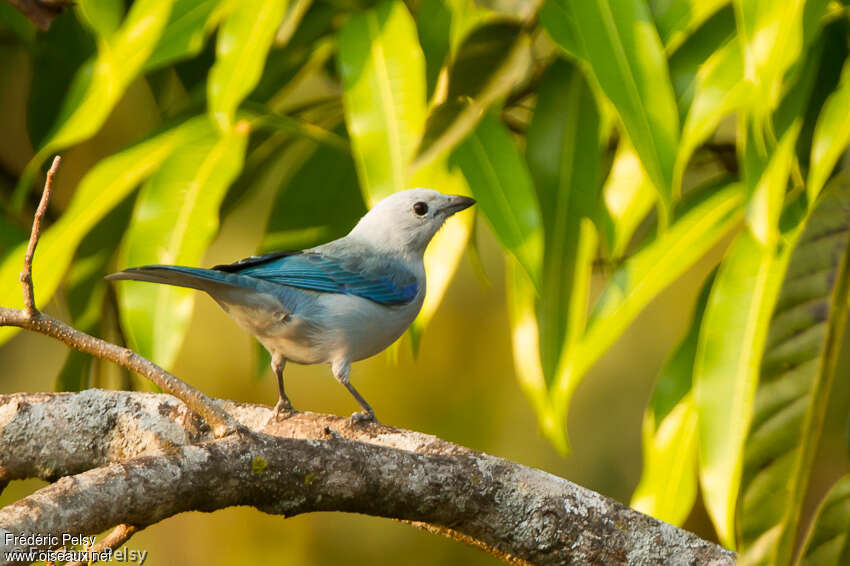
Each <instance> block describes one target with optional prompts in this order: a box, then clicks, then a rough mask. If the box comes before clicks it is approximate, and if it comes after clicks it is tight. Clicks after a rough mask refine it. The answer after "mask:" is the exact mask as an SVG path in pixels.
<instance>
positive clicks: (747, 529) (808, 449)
mask: <svg viewBox="0 0 850 566" xmlns="http://www.w3.org/2000/svg"><path fill="white" fill-rule="evenodd" d="M848 211H850V182H848V179H846V178H838V179H836V181H835V182H834V183H832V184H830V185H829V187H828V188H827V190H826V191H825V192H824V195H823V198H822V199H821V201H820V202H819V204H818V205H817V207H816V208H815V210H814V211H813V213H812V214H811V216H810V217H809V219H808V221H807V223H806V228H805V231H804V232H803V235H802V237H801V239H800V241H799V243H798V244H797V247H796V249H795V250H794V252H793V255H792V257H791V262H790V264H789V266H788V273H787V275H786V278H785V281H784V283H783V286H782V291H781V292H780V295H779V299H778V301H777V305H776V309H775V310H774V312H773V318H772V320H771V326H770V332H769V334H768V338H767V347H766V349H765V355H764V357H763V359H762V361H761V375H760V380H759V386H758V390H757V391H756V397H755V404H754V413H753V417H752V423H751V425H750V431H749V436H748V439H747V443H746V447H745V450H744V468H743V477H742V482H741V500H740V501H741V503H740V507H741V508H740V510H739V513H738V514H739V520H738V523H739V531H740V536H741V545H740V546H741V549H740V552H741V555H740V561H741V564H787V563H788V561H789V560H790V558H791V555H792V554H791V553H792V550H793V546H794V541H795V538H796V536H797V527H798V525H799V521H800V514H801V511H802V506H803V499H804V496H805V493H806V487H807V482H808V478H809V472H810V470H811V466H812V461H813V458H814V453H815V448H816V447H817V444H818V439H819V437H820V431H821V425H822V422H823V416H824V412H825V410H826V405H827V402H828V399H829V392H830V387H831V383H832V380H833V377H834V371H835V364H836V361H837V358H838V354H839V351H840V346H841V337H842V334H843V331H844V326H845V321H846V313H847V308H846V305H847V298H848V296H849V295H850V278H849V277H848V273H847V269H848V265H847V263H848V253H847V249H848V246H850V217H848Z"/></svg>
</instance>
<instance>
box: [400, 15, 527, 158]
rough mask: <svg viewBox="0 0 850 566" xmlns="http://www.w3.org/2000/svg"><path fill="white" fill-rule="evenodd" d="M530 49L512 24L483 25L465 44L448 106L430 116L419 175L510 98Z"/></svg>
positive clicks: (451, 76)
mask: <svg viewBox="0 0 850 566" xmlns="http://www.w3.org/2000/svg"><path fill="white" fill-rule="evenodd" d="M529 46H530V41H529V38H528V35H527V34H526V33H525V32H524V31H523V27H522V24H520V23H519V22H515V21H512V20H502V19H499V20H493V21H489V22H486V23H483V24H481V25H480V26H478V27H476V28H475V29H473V30H472V31H471V32H470V33H469V35H467V36H466V37H465V38H464V40H463V43H461V45H460V47H458V49H457V53H456V54H455V57H454V60H453V62H452V66H451V70H450V71H449V87H448V93H447V95H446V100H445V101H444V102H442V103H441V104H439V105H438V106H437V107H435V108H434V109H433V110H432V111H431V113H430V114H429V116H428V123H427V125H426V128H425V134H424V136H423V137H422V142H421V143H420V144H419V148H418V150H417V155H416V160H415V161H414V162H413V164H412V166H411V167H412V169H413V170H414V171H416V170H419V169H422V168H423V167H425V166H426V165H428V164H429V163H432V162H433V161H435V160H437V159H439V158H441V157H445V156H447V155H448V153H449V151H450V150H451V149H452V148H454V147H456V146H457V145H458V144H459V143H460V142H461V141H462V140H463V139H464V138H465V137H466V136H467V135H468V134H469V133H470V132H471V131H472V130H474V129H475V127H476V125H477V124H478V122H479V120H481V119H482V117H483V116H484V115H485V113H486V112H487V109H488V108H490V107H491V106H492V105H494V104H495V103H496V102H497V101H498V100H499V99H501V98H503V97H504V96H505V95H507V94H508V92H510V90H511V89H512V88H513V87H514V86H515V85H516V84H517V83H518V82H519V81H520V79H521V78H522V77H523V76H524V75H525V72H526V69H527V67H528V65H529V57H530V52H529V48H530V47H529Z"/></svg>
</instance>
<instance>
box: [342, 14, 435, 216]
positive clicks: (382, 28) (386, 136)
mask: <svg viewBox="0 0 850 566" xmlns="http://www.w3.org/2000/svg"><path fill="white" fill-rule="evenodd" d="M338 57H339V67H340V73H341V75H342V81H343V103H344V108H345V120H346V124H347V126H348V131H349V134H350V135H351V143H352V152H353V154H354V161H355V163H356V164H357V173H358V176H359V177H360V186H361V188H362V190H363V192H364V195H365V196H366V197H367V200H368V201H369V202H370V204H374V203H375V202H377V201H379V200H380V199H382V198H383V197H385V196H387V195H388V194H390V193H393V192H395V191H400V190H404V189H408V188H410V187H408V186H407V185H408V172H407V167H408V164H409V163H410V159H411V157H412V156H413V152H414V151H415V149H416V144H417V142H418V141H419V138H420V136H421V135H422V132H423V131H424V128H425V112H426V107H425V57H424V56H423V54H422V48H421V47H420V46H419V42H418V39H417V35H416V24H415V23H414V21H413V18H412V16H411V15H410V12H409V11H408V10H407V7H406V6H405V5H404V3H403V2H401V1H400V0H384V1H382V2H381V3H380V4H378V5H377V6H376V7H375V8H372V9H370V10H366V11H363V12H359V13H355V14H352V15H351V16H350V17H349V20H348V21H347V22H346V24H345V25H344V26H343V28H342V30H341V31H340V33H339V55H338Z"/></svg>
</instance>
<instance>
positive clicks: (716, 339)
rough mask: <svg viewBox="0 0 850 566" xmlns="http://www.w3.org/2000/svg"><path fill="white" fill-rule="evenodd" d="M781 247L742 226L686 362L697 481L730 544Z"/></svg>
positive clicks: (783, 255)
mask: <svg viewBox="0 0 850 566" xmlns="http://www.w3.org/2000/svg"><path fill="white" fill-rule="evenodd" d="M789 255H790V254H789V251H788V246H786V247H783V248H782V249H777V248H776V247H775V246H763V245H761V244H760V243H759V242H758V241H757V240H756V239H755V237H754V236H753V234H752V232H750V231H749V230H745V231H744V232H742V233H741V234H739V236H738V238H737V239H736V240H735V242H734V243H733V245H732V247H731V249H730V250H729V252H728V253H727V255H726V257H725V258H724V260H723V263H722V264H721V266H720V270H719V271H718V274H717V281H715V283H714V288H713V289H712V292H711V297H710V299H709V303H708V308H707V310H706V313H705V317H704V320H703V325H702V330H701V333H700V341H699V347H698V350H697V359H696V363H695V365H694V401H695V404H696V408H697V414H698V419H699V454H700V483H701V485H702V493H703V499H704V501H705V505H706V509H707V510H708V514H709V516H710V517H711V519H712V521H713V522H714V527H715V529H716V530H717V533H718V535H719V536H720V540H721V542H722V543H723V544H725V545H726V546H728V547H734V545H735V539H734V536H735V532H734V517H735V503H736V499H737V496H738V487H739V485H740V481H741V467H742V460H743V448H744V441H745V439H746V434H747V427H748V425H749V419H750V415H751V413H752V407H753V398H754V396H755V390H756V384H757V382H758V371H759V362H760V361H761V354H762V352H763V350H764V344H765V340H766V338H767V330H768V325H769V323H770V315H771V312H772V311H773V306H774V304H775V303H776V297H777V295H778V293H779V287H780V284H781V282H782V278H783V276H784V275H785V268H786V266H787V265H788V257H789Z"/></svg>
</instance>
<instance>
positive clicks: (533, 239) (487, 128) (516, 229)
mask: <svg viewBox="0 0 850 566" xmlns="http://www.w3.org/2000/svg"><path fill="white" fill-rule="evenodd" d="M451 162H452V164H455V163H456V164H457V165H459V166H460V168H461V170H462V171H463V174H464V175H465V176H466V180H467V181H468V182H469V188H470V189H471V190H472V194H473V196H475V198H476V199H477V200H478V204H479V206H480V208H481V211H482V212H483V213H484V215H485V216H486V217H487V220H489V221H490V225H491V226H492V227H493V231H494V232H495V233H496V236H497V237H498V238H499V240H500V241H501V242H502V245H503V246H505V248H507V249H508V251H510V252H511V253H512V254H513V255H514V256H515V257H516V258H517V260H519V262H520V265H522V267H523V269H525V270H526V272H527V273H528V275H529V277H531V280H532V282H533V283H534V285H535V287H538V288H539V286H540V265H541V259H542V254H543V223H542V221H541V217H540V207H539V206H538V203H537V197H536V195H535V194H534V185H533V183H532V181H531V175H530V174H529V172H528V168H527V167H526V165H525V163H524V162H523V160H522V156H521V155H520V153H519V150H518V149H517V147H516V145H515V144H514V141H513V139H511V135H510V134H509V133H508V131H507V128H505V127H504V126H503V125H502V123H501V122H499V119H498V118H496V117H495V116H493V115H488V116H487V117H485V118H484V119H483V120H482V121H481V123H480V124H479V125H478V128H476V129H475V131H474V132H473V133H472V134H471V135H470V136H469V137H468V138H467V139H466V140H465V141H464V142H463V143H462V144H461V145H459V146H458V147H457V149H455V151H454V153H453V154H452V159H451Z"/></svg>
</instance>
